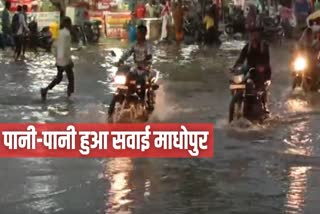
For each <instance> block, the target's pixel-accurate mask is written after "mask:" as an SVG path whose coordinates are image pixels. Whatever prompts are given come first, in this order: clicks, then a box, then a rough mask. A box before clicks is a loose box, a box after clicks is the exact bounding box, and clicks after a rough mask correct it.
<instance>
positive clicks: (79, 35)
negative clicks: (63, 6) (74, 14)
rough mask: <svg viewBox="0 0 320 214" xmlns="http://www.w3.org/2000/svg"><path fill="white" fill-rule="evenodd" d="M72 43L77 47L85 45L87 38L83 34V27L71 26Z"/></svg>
mask: <svg viewBox="0 0 320 214" xmlns="http://www.w3.org/2000/svg"><path fill="white" fill-rule="evenodd" d="M71 38H72V42H73V43H75V44H78V45H86V44H87V41H88V39H87V37H86V34H85V33H84V30H83V27H82V26H79V25H73V26H72V29H71Z"/></svg>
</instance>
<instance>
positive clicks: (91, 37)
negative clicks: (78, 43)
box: [83, 21, 102, 43]
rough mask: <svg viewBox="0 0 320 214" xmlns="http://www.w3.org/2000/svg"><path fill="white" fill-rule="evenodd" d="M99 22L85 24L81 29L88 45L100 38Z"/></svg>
mask: <svg viewBox="0 0 320 214" xmlns="http://www.w3.org/2000/svg"><path fill="white" fill-rule="evenodd" d="M101 28H102V25H101V22H100V21H91V22H89V21H88V22H85V23H84V27H83V32H84V34H85V36H86V38H87V40H88V42H90V43H97V42H98V41H99V39H100V36H101Z"/></svg>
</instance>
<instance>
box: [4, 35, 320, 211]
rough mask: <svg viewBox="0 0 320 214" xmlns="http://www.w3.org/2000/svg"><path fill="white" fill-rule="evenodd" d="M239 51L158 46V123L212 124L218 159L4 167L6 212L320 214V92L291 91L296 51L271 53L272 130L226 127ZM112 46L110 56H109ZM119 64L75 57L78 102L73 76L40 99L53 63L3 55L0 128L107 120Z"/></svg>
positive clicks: (102, 55) (234, 46)
mask: <svg viewBox="0 0 320 214" xmlns="http://www.w3.org/2000/svg"><path fill="white" fill-rule="evenodd" d="M243 45H244V43H242V42H236V41H231V42H226V43H224V44H223V45H222V47H221V48H220V50H218V49H199V48H198V47H197V46H181V47H177V46H175V45H170V46H167V45H160V46H159V47H158V48H157V49H156V50H155V56H154V68H155V69H158V70H159V71H160V72H161V80H160V81H161V83H160V89H159V91H158V93H157V101H156V102H157V103H156V110H155V112H154V114H153V115H152V117H151V119H150V121H151V122H161V123H162V122H190V123H195V122H208V123H214V125H215V137H214V141H215V151H214V158H212V159H129V158H118V159H43V158H42V159H38V158H37V159H32V158H29V159H1V160H0V179H1V183H0V190H1V195H0V213H1V214H20V213H23V214H29V213H30V214H38V213H39V214H40V213H41V214H42V213H45V214H46V213H59V214H60V213H66V214H71V213H72V214H73V213H78V214H82V213H83V214H93V213H106V214H129V213H135V214H146V213H152V214H157V213H159V214H171V213H172V214H195V213H197V214H209V213H210V214H211V213H221V214H222V213H239V214H240V213H243V214H244V213H245V214H249V213H254V214H258V213H261V214H262V213H265V214H270V213H315V214H317V213H318V210H319V209H320V204H319V202H320V191H319V186H320V185H319V184H320V144H319V143H318V142H320V141H319V140H320V134H319V131H318V129H319V128H320V125H319V124H320V123H319V122H320V111H319V107H320V94H309V95H305V94H303V93H302V92H300V91H297V92H294V93H292V92H291V76H290V73H289V71H288V59H289V50H290V45H289V44H287V45H286V46H284V47H282V48H272V50H271V54H272V55H271V60H272V66H273V77H272V85H271V96H270V110H271V112H272V117H271V119H270V121H268V122H267V123H266V124H264V125H261V126H254V127H251V128H250V129H243V128H241V127H237V126H233V127H231V126H229V125H228V123H227V120H228V105H229V101H230V99H231V97H230V92H229V90H228V75H227V74H228V70H227V68H229V67H230V66H231V65H233V63H234V61H235V60H236V58H237V55H238V53H239V51H240V49H241V47H242V46H243ZM108 48H109V47H108ZM115 50H116V53H117V57H114V58H113V57H112V56H109V55H108V54H107V47H105V46H101V47H99V49H98V48H97V47H91V48H90V47H89V48H87V49H85V50H79V51H75V52H74V61H75V79H76V92H75V95H74V96H73V97H72V98H71V99H70V100H68V99H67V96H66V81H65V80H66V77H64V81H63V84H61V85H58V86H57V87H56V88H54V90H52V91H50V92H49V94H48V101H47V102H46V103H45V104H43V103H42V102H41V101H40V88H41V87H43V86H46V85H47V84H48V83H49V82H50V81H51V80H52V78H53V77H54V76H55V75H56V69H55V67H54V61H53V59H51V60H48V56H47V55H45V54H40V55H38V56H34V55H33V54H30V55H28V59H27V60H26V61H25V62H21V63H13V62H12V60H11V59H10V57H8V56H7V55H8V54H4V53H2V52H1V53H0V68H1V69H0V70H1V72H0V121H1V122H2V123H11V122H36V123H52V122H55V123H56V122H98V123H105V122H106V112H107V109H108V105H109V102H110V100H111V96H112V86H111V80H112V75H113V74H114V72H115V71H116V68H115V67H114V66H112V65H113V64H114V63H115V62H117V60H118V57H119V55H118V54H119V53H120V51H119V53H118V49H115Z"/></svg>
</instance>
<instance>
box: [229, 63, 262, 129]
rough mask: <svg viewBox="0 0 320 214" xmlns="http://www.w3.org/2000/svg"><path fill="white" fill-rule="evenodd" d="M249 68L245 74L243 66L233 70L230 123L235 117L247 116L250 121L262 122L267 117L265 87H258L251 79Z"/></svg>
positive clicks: (230, 87)
mask: <svg viewBox="0 0 320 214" xmlns="http://www.w3.org/2000/svg"><path fill="white" fill-rule="evenodd" d="M253 71H254V68H251V69H249V72H248V73H247V74H246V75H245V74H244V72H243V69H242V68H238V69H234V70H232V77H231V79H230V86H229V89H230V91H231V95H232V99H231V102H230V105H229V123H231V122H232V121H234V120H235V119H240V118H246V119H248V120H250V121H252V122H253V121H258V122H262V121H263V120H264V119H266V118H267V114H266V113H265V112H264V108H263V102H262V99H263V96H264V94H265V93H266V90H265V89H257V88H256V87H255V84H254V82H253V80H252V79H251V72H253Z"/></svg>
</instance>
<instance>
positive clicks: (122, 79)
mask: <svg viewBox="0 0 320 214" xmlns="http://www.w3.org/2000/svg"><path fill="white" fill-rule="evenodd" d="M126 81H127V78H126V77H125V76H116V77H115V78H114V83H115V84H117V85H124V84H126Z"/></svg>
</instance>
